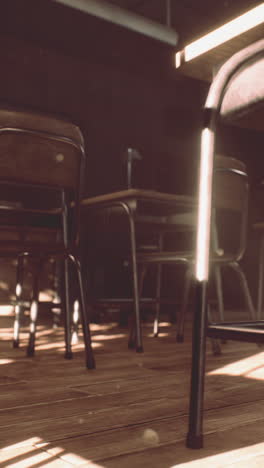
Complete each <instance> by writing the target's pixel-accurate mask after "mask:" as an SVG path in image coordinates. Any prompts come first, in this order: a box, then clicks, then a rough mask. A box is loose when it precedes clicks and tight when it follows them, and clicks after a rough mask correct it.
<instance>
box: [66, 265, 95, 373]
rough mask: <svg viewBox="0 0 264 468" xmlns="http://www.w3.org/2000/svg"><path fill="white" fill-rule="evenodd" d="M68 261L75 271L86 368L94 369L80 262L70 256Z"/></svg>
mask: <svg viewBox="0 0 264 468" xmlns="http://www.w3.org/2000/svg"><path fill="white" fill-rule="evenodd" d="M70 259H71V260H72V261H73V263H74V265H75V268H76V271H77V278H78V285H79V293H80V307H81V318H82V328H83V338H84V343H85V357H86V367H87V369H95V359H94V355H93V349H92V342H91V333H90V324H89V320H88V307H87V301H86V297H85V292H84V284H83V277H82V270H81V264H80V261H79V260H78V259H77V258H76V257H73V256H70Z"/></svg>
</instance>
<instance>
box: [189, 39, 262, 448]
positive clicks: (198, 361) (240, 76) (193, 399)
mask: <svg viewBox="0 0 264 468" xmlns="http://www.w3.org/2000/svg"><path fill="white" fill-rule="evenodd" d="M263 74H264V40H260V41H258V42H256V43H254V44H251V45H250V46H249V47H246V48H245V49H243V50H241V51H240V52H238V53H236V54H235V55H233V56H232V57H231V58H230V59H229V60H228V61H227V62H226V63H225V64H224V65H222V66H221V67H220V69H219V70H218V73H217V74H216V76H215V77H214V79H213V81H212V84H211V87H210V90H209V93H208V96H207V99H206V103H205V108H204V127H203V130H202V142H201V156H200V179H199V207H198V231H197V244H196V261H195V263H196V264H195V286H196V303H195V315H194V321H193V350H192V374H191V392H190V413H189V430H188V435H187V446H188V447H191V448H200V447H202V446H203V398H204V396H203V394H204V376H205V344H206V336H209V337H211V338H222V339H228V340H229V339H230V340H238V341H249V342H256V343H259V342H261V343H263V342H264V322H263V321H251V322H232V323H220V324H219V323H213V324H207V309H208V277H209V264H210V237H211V234H210V232H211V229H210V226H211V220H212V195H213V171H214V154H215V151H214V142H215V134H216V130H217V124H218V123H219V121H222V122H223V121H224V122H225V123H227V122H233V123H234V122H237V123H238V122H240V124H242V125H252V123H253V122H254V116H257V120H256V122H257V123H258V126H259V128H260V126H261V125H262V130H263V117H262V121H261V120H259V119H260V116H261V112H260V107H261V106H262V107H263V100H264V81H263ZM250 113H251V118H250V119H249V118H248V115H250ZM262 115H263V114H262ZM233 196H234V194H233V192H231V193H230V199H232V198H233Z"/></svg>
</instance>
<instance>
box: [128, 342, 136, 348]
mask: <svg viewBox="0 0 264 468" xmlns="http://www.w3.org/2000/svg"><path fill="white" fill-rule="evenodd" d="M135 346H136V345H135V342H134V341H132V340H129V342H128V344H127V347H128V349H134V348H135Z"/></svg>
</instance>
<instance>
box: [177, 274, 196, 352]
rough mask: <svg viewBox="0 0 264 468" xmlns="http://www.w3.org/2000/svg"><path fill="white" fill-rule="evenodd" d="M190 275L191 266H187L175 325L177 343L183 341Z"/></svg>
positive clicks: (190, 281) (190, 282)
mask: <svg viewBox="0 0 264 468" xmlns="http://www.w3.org/2000/svg"><path fill="white" fill-rule="evenodd" d="M192 275H193V271H192V268H188V269H187V271H186V274H185V282H184V291H183V299H182V305H181V309H180V313H179V319H178V325H177V336H176V341H177V343H183V341H184V324H185V316H186V310H187V305H188V299H189V295H190V289H191V284H192Z"/></svg>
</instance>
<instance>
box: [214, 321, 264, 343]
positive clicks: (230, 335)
mask: <svg viewBox="0 0 264 468" xmlns="http://www.w3.org/2000/svg"><path fill="white" fill-rule="evenodd" d="M207 336H209V337H210V338H223V339H225V340H235V341H236V340H237V341H246V342H249V343H263V342H264V320H259V321H254V322H253V321H252V322H227V323H221V324H210V325H208V328H207Z"/></svg>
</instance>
